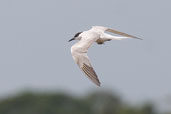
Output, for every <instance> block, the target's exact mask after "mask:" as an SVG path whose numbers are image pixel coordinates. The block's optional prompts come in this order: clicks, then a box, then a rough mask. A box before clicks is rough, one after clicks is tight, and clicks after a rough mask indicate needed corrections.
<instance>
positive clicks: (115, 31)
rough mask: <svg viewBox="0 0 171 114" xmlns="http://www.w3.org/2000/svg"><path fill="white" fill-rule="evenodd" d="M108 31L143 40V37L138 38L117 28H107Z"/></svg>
mask: <svg viewBox="0 0 171 114" xmlns="http://www.w3.org/2000/svg"><path fill="white" fill-rule="evenodd" d="M106 31H107V32H112V33H114V34H119V35H122V36H126V37H130V38H135V39H139V40H142V39H141V38H138V37H136V36H132V35H129V34H126V33H123V32H120V31H117V30H114V29H111V28H108V29H106Z"/></svg>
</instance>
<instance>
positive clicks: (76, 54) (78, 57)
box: [71, 44, 100, 86]
mask: <svg viewBox="0 0 171 114" xmlns="http://www.w3.org/2000/svg"><path fill="white" fill-rule="evenodd" d="M71 52H72V57H73V59H74V61H75V62H76V63H77V64H78V66H79V67H80V69H81V70H82V71H83V72H84V73H85V74H86V75H87V76H88V78H89V79H90V80H91V81H92V82H94V83H95V84H96V85H98V86H100V81H99V79H98V76H97V74H96V72H95V71H94V69H93V67H92V65H91V63H90V60H89V58H88V56H87V50H84V49H83V48H80V47H77V44H75V45H73V46H72V47H71Z"/></svg>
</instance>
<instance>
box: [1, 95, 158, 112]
mask: <svg viewBox="0 0 171 114" xmlns="http://www.w3.org/2000/svg"><path fill="white" fill-rule="evenodd" d="M0 114H157V112H156V111H155V109H154V106H153V105H152V104H150V103H147V104H144V105H143V106H137V107H135V106H130V105H128V104H126V103H123V102H122V101H121V99H120V98H119V97H118V96H116V95H114V94H111V93H108V92H94V93H92V94H89V95H87V96H84V97H79V98H78V97H73V96H71V95H68V94H64V93H56V94H54V93H52V94H50V93H49V94H44V93H36V94H35V93H31V92H30V93H23V94H20V95H17V96H15V97H10V98H7V99H4V100H1V101H0Z"/></svg>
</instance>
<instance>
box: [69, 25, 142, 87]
mask: <svg viewBox="0 0 171 114" xmlns="http://www.w3.org/2000/svg"><path fill="white" fill-rule="evenodd" d="M105 32H111V33H114V34H118V35H121V36H113V35H110V34H107V33H105ZM126 38H134V39H139V40H142V39H141V38H138V37H135V36H132V35H129V34H126V33H123V32H119V31H117V30H114V29H111V28H107V27H103V26H92V28H91V29H90V30H87V31H84V32H78V33H77V34H75V36H74V37H73V38H72V39H70V40H69V42H70V41H72V40H79V41H78V42H77V43H75V44H74V45H73V46H72V47H71V54H72V57H73V59H74V61H75V62H76V63H77V64H78V66H79V68H80V69H81V70H82V71H83V72H84V73H85V75H87V77H88V78H89V79H90V80H91V81H92V82H94V83H95V84H96V85H97V86H100V81H99V79H98V76H97V74H96V72H95V71H94V69H93V67H92V65H91V63H90V60H89V58H88V56H87V52H88V48H89V47H90V46H91V45H92V44H93V43H94V42H96V43H97V44H103V43H104V42H106V41H110V40H122V39H126Z"/></svg>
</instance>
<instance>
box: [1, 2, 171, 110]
mask: <svg viewBox="0 0 171 114" xmlns="http://www.w3.org/2000/svg"><path fill="white" fill-rule="evenodd" d="M170 4H171V2H170V1H169V0H141V1H140V0H127V1H126V0H85V1H81V0H60V1H59V0H0V96H2V97H4V96H7V95H11V94H14V93H17V92H18V91H22V90H27V89H34V90H41V91H47V90H50V91H59V90H64V91H69V92H71V93H73V94H81V95H82V94H84V93H87V92H89V91H91V90H92V89H96V90H100V89H105V88H109V89H110V90H112V91H117V92H118V93H119V94H120V95H122V96H123V97H124V98H125V100H128V101H130V102H132V103H137V102H141V101H144V100H154V101H155V102H156V104H157V105H158V106H160V107H161V108H162V109H166V108H167V109H169V106H170V107H171V104H170V103H171V71H170V68H171V61H170V58H171V45H170V42H171V38H170V30H171V22H170V20H171V15H170V11H171V7H170ZM92 25H102V26H107V27H111V28H115V29H117V30H120V31H122V32H126V33H129V34H131V35H135V36H138V37H140V38H143V39H144V40H143V41H140V40H123V41H112V42H107V43H106V44H105V45H100V46H99V45H96V44H94V45H93V46H92V47H91V48H90V49H89V53H88V55H89V57H90V59H91V62H92V65H93V66H94V69H95V70H96V72H97V74H98V76H99V79H100V81H101V83H102V85H101V86H102V87H101V88H99V87H97V86H96V85H94V84H93V83H92V82H91V81H89V80H88V79H87V78H86V77H85V76H84V74H83V73H82V72H81V71H80V70H79V68H78V67H77V65H76V64H75V63H74V61H73V59H72V57H71V53H70V47H71V46H72V45H73V44H74V42H71V43H68V40H69V39H70V38H72V37H73V35H74V34H75V33H77V32H80V31H84V30H87V29H90V28H91V26H92Z"/></svg>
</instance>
